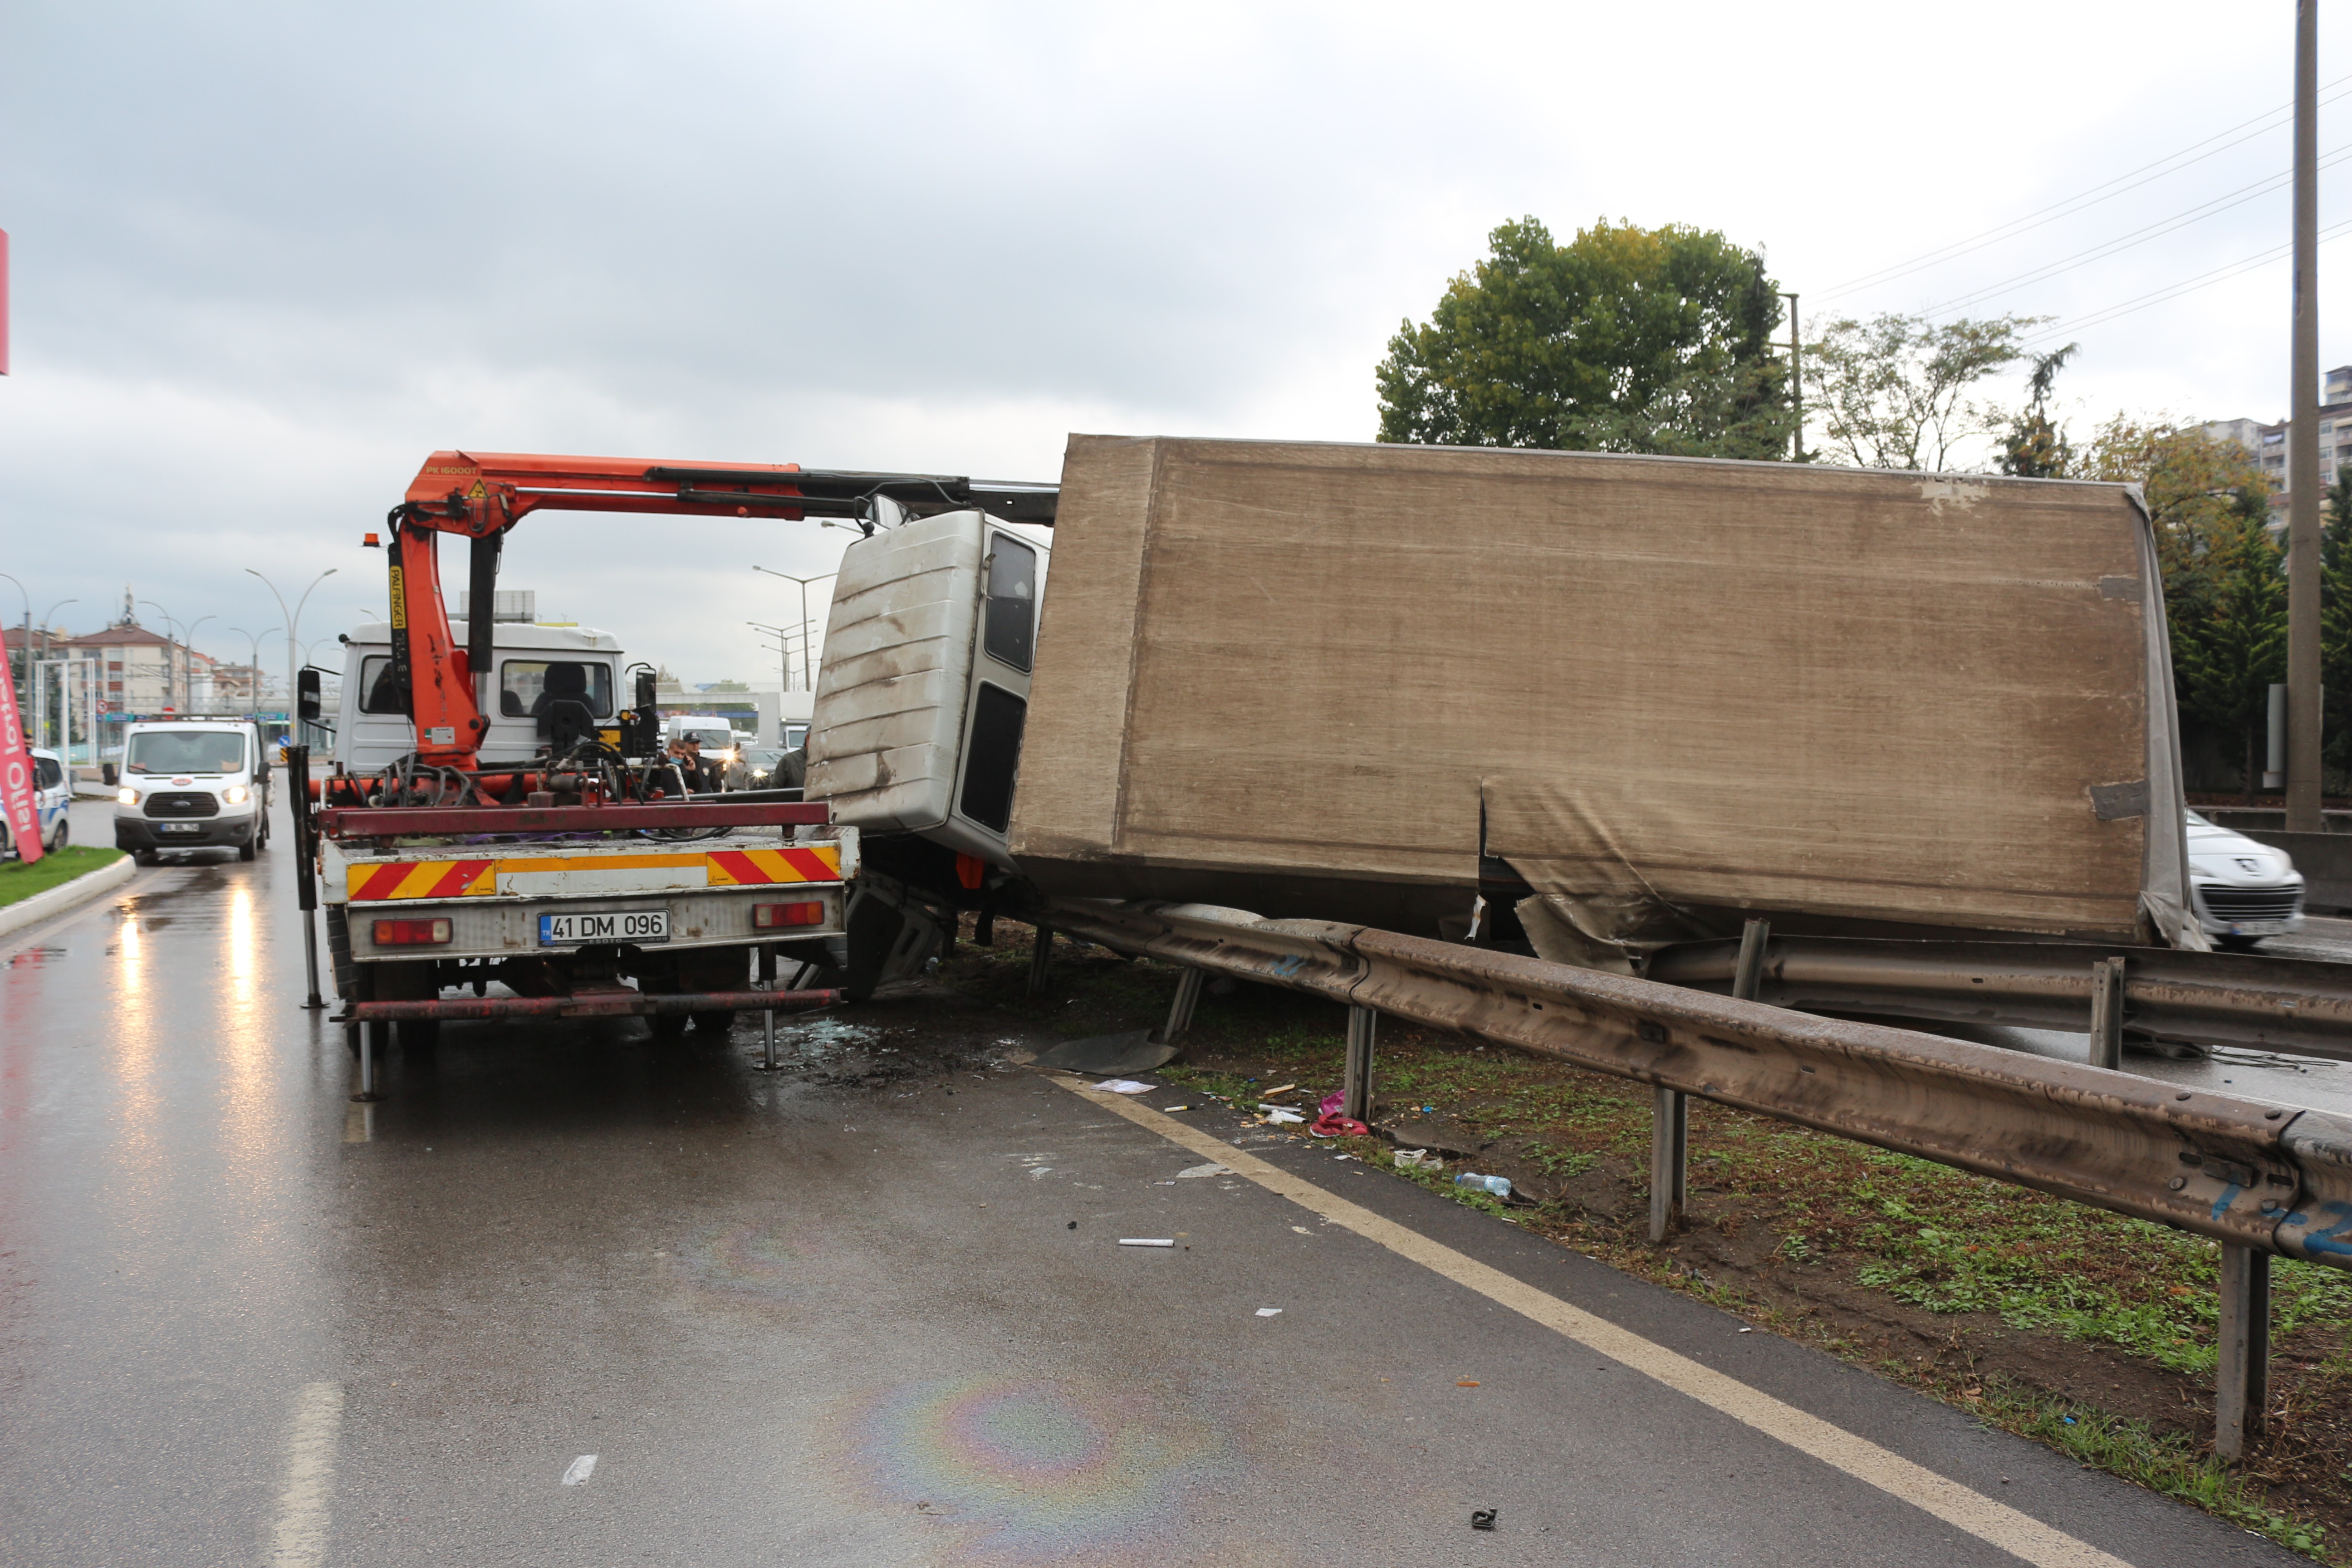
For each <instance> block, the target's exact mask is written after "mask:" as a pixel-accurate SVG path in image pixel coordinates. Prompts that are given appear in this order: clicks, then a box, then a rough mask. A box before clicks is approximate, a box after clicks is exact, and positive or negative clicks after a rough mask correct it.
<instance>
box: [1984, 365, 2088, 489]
mask: <svg viewBox="0 0 2352 1568" xmlns="http://www.w3.org/2000/svg"><path fill="white" fill-rule="evenodd" d="M2080 346H2081V345H2079V344H2076V343H2068V344H2067V345H2066V346H2065V347H2064V348H2063V349H2053V350H2052V351H2051V352H2050V353H2046V354H2036V355H2035V356H2034V358H2033V372H2032V374H2030V375H2028V376H2027V377H2026V378H2025V389H2026V394H2027V397H2028V401H2027V403H2026V405H2025V406H2024V407H2023V408H2021V409H2020V410H2018V414H2017V417H2016V418H2015V419H2012V420H2011V421H2010V426H2009V434H2008V435H2006V436H2004V437H2001V442H2000V471H2001V472H2002V473H2004V474H2011V475H2014V476H2015V477H2016V478H2018V479H2064V478H2066V477H2067V475H2068V474H2070V473H2071V472H2072V471H2073V470H2074V445H2073V443H2071V442H2069V441H2068V440H2067V439H2066V430H2065V427H2064V426H2062V425H2059V424H2057V423H2055V422H2054V421H2053V420H2052V419H2051V417H2050V389H2051V387H2052V385H2053V384H2055V383H2056V381H2057V379H2058V372H2059V371H2060V370H2061V369H2063V367H2064V365H2065V363H2066V362H2067V361H2068V360H2070V359H2073V358H2074V351H2075V349H2077V348H2078V347H2080Z"/></svg>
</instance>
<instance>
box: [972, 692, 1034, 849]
mask: <svg viewBox="0 0 2352 1568" xmlns="http://www.w3.org/2000/svg"><path fill="white" fill-rule="evenodd" d="M1028 719H1029V704H1028V703H1026V702H1024V701H1023V700H1021V699H1020V698H1018V697H1015V696H1014V695H1013V693H1011V692H1010V691H1007V690H1005V689H1004V688H1003V687H1001V686H992V685H990V684H989V683H988V682H987V681H984V680H983V681H982V682H981V683H980V690H979V691H978V692H977V693H975V694H974V698H973V701H972V705H971V741H970V742H967V743H966V744H965V746H964V762H963V796H962V799H961V801H960V802H959V803H958V805H957V809H958V810H960V811H961V812H962V813H963V814H964V816H968V817H970V818H971V820H972V821H974V822H976V823H978V824H980V826H982V827H985V828H987V829H988V830H989V831H990V832H992V833H1002V832H1003V831H1004V830H1005V828H1006V826H1009V825H1010V824H1011V822H1012V821H1013V784H1014V783H1015V782H1016V781H1017V780H1018V779H1019V778H1020V776H1021V731H1022V730H1023V729H1024V727H1025V726H1026V725H1027V723H1028Z"/></svg>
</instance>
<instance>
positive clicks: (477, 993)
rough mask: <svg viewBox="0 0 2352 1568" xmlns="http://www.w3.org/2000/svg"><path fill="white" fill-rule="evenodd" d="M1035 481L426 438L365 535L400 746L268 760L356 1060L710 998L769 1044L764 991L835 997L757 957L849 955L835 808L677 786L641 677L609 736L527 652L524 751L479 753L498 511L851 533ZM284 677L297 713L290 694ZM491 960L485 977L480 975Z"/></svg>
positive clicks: (1009, 501) (803, 962) (659, 1025)
mask: <svg viewBox="0 0 2352 1568" xmlns="http://www.w3.org/2000/svg"><path fill="white" fill-rule="evenodd" d="M1041 489H1045V487H1035V486H992V485H989V484H986V483H979V484H975V483H974V482H973V481H971V480H970V479H963V478H961V477H954V476H947V475H934V474H889V473H866V472H851V471H840V470H810V469H803V468H800V467H799V466H798V465H795V464H783V465H754V464H727V465H717V464H708V463H703V464H681V463H663V462H651V461H644V460H639V459H617V458H570V457H547V456H537V455H521V454H514V453H488V452H465V451H442V452H436V453H434V454H433V456H432V457H431V458H427V459H426V461H425V465H424V467H423V468H421V469H420V470H419V472H418V473H417V476H416V478H415V481H414V482H413V483H412V484H411V485H410V486H409V488H408V491H407V494H406V496H405V497H404V499H403V500H402V501H401V503H400V504H399V505H398V506H396V507H394V509H393V510H392V511H391V513H390V514H389V516H388V518H387V519H386V526H387V534H386V536H385V537H384V538H383V539H381V540H379V539H378V538H377V536H375V535H373V534H371V535H369V536H368V540H367V542H368V543H370V544H372V545H380V547H381V548H382V549H383V552H384V554H385V559H386V566H387V572H388V576H389V584H390V615H389V617H388V621H389V626H390V628H391V642H390V647H391V660H392V663H391V668H390V671H389V679H390V682H391V686H392V689H393V691H394V695H395V699H396V701H397V704H398V706H399V708H400V709H401V710H404V711H405V712H406V713H407V714H408V716H409V718H410V720H411V721H412V722H413V724H414V728H415V749H414V751H412V752H409V753H408V754H407V755H404V756H402V757H400V758H398V759H397V760H395V761H394V762H392V763H388V764H386V765H383V766H381V767H374V768H355V767H351V766H347V765H342V764H338V765H337V766H336V767H335V768H334V769H333V771H332V772H331V773H325V774H322V775H321V776H320V777H319V778H317V779H315V780H313V779H311V778H310V776H309V755H308V752H307V749H304V748H297V749H296V750H295V752H294V753H293V755H292V756H291V757H290V758H289V761H291V762H292V763H294V765H295V766H296V768H297V769H298V788H297V799H298V800H299V801H300V802H301V803H302V805H303V810H302V812H301V814H300V820H299V823H298V826H299V827H300V828H301V830H302V834H303V847H304V849H305V853H304V855H303V856H302V859H303V861H304V864H305V867H306V870H307V869H308V868H312V867H315V869H316V874H317V876H318V879H319V883H318V886H317V887H316V888H315V889H314V888H313V887H312V885H311V884H310V878H309V876H307V875H306V876H305V878H304V879H303V884H302V888H301V898H302V900H303V904H304V908H305V910H306V911H307V910H309V909H310V908H311V907H312V906H313V905H314V904H316V903H319V902H323V905H324V908H325V913H326V921H325V923H326V928H327V936H328V946H329V951H330V956H331V963H332V971H333V979H334V986H335V991H336V994H337V996H338V997H339V999H340V1001H341V1013H340V1014H339V1015H338V1016H337V1018H336V1021H337V1022H340V1023H342V1024H344V1025H345V1026H347V1030H348V1036H349V1038H350V1040H351V1043H352V1048H353V1049H354V1050H355V1051H358V1052H360V1053H361V1054H362V1059H363V1061H366V1062H369V1063H371V1064H372V1060H373V1049H372V1047H373V1044H374V1043H375V1037H374V1036H373V1027H374V1026H392V1027H393V1028H394V1029H395V1030H396V1031H397V1038H398V1039H399V1041H400V1043H401V1044H402V1045H403V1046H404V1047H429V1046H430V1045H431V1044H433V1043H434V1041H435V1039H436V1037H437V1031H438V1029H439V1026H440V1025H441V1024H442V1023H443V1022H444V1021H446V1020H449V1019H467V1018H489V1019H495V1018H518V1017H571V1018H578V1017H613V1016H641V1017H645V1018H646V1019H648V1020H649V1022H650V1024H651V1026H652V1028H653V1030H654V1032H655V1034H656V1037H675V1036H677V1035H681V1034H683V1033H684V1032H685V1031H686V1030H687V1029H688V1027H693V1028H696V1029H698V1030H714V1031H723V1030H724V1029H725V1028H726V1027H727V1026H729V1024H730V1023H731V1021H732V1016H733V1015H735V1014H737V1013H741V1012H754V1011H756V1012H760V1013H762V1014H764V1015H766V1016H767V1018H768V1024H769V1031H768V1037H769V1041H770V1047H771V1053H772V1045H773V1024H774V1015H775V1012H776V1011H777V1010H779V1009H791V1008H797V1007H808V1006H822V1005H827V1004H830V1003H834V1002H836V1001H838V1000H840V999H841V997H842V994H843V990H842V988H841V987H840V986H838V985H819V986H814V987H812V988H809V989H781V990H780V989H778V988H777V987H776V976H777V973H778V972H779V971H778V965H779V963H780V961H782V960H792V961H794V963H795V968H794V973H795V974H796V975H799V976H809V975H814V976H815V977H817V978H820V979H822V978H824V977H825V976H827V975H833V976H838V975H839V974H841V973H843V972H844V971H845V969H846V968H848V967H849V958H848V947H849V939H850V930H851V920H850V915H851V912H852V911H851V909H850V902H851V899H852V896H853V895H852V886H853V884H854V882H855V881H856V878H857V876H858V870H859V866H858V859H859V857H858V838H857V830H856V828H855V827H850V826H835V825H834V824H833V823H832V820H831V816H830V812H829V809H828V807H827V806H826V805H824V803H823V802H805V801H803V800H801V799H799V798H798V797H797V795H798V792H793V791H735V792H730V793H727V794H724V795H713V794H702V793H697V792H696V791H694V790H693V789H691V788H689V781H688V777H687V775H686V774H685V773H683V772H682V771H681V770H680V769H679V768H678V767H677V765H675V764H674V763H672V762H671V761H670V760H669V759H668V758H667V757H666V756H664V755H663V754H662V752H663V747H662V745H661V742H660V721H659V715H658V714H657V712H656V709H655V705H654V697H653V689H652V679H651V678H650V676H641V677H640V678H639V679H638V681H637V689H636V690H635V693H634V697H635V706H634V707H633V708H631V709H629V710H625V711H624V712H623V713H622V714H621V715H620V719H621V724H620V735H621V738H620V742H619V744H617V745H615V744H614V743H613V742H612V741H611V740H609V739H608V738H606V737H605V736H604V735H600V734H599V732H598V730H597V720H596V718H595V716H594V715H593V713H592V712H591V711H590V710H589V708H588V706H587V705H586V704H585V703H583V702H582V701H580V700H577V695H576V694H570V695H567V692H566V689H565V683H564V682H562V681H561V680H558V679H552V672H551V679H549V680H548V681H547V682H546V687H545V690H544V692H543V693H542V695H541V697H540V698H539V699H538V700H537V701H536V702H535V703H534V704H533V707H534V712H533V713H532V714H531V715H530V717H532V718H534V719H535V721H536V725H535V727H536V730H537V736H538V743H537V744H536V746H535V748H534V750H533V751H532V753H531V754H530V755H527V756H486V755H485V754H483V747H484V743H485V737H486V734H487V732H488V731H489V729H490V725H489V722H488V719H487V717H486V715H487V714H488V712H489V711H490V701H491V697H492V695H493V694H492V692H491V691H490V689H489V683H490V681H491V679H492V666H493V659H492V651H493V647H494V627H493V621H492V607H493V605H494V602H495V597H496V589H497V583H498V570H499V557H500V554H501V552H502V550H503V547H504V543H505V539H506V535H507V534H508V533H509V531H511V530H512V529H513V528H514V527H515V526H516V524H518V523H519V522H520V521H522V519H523V518H525V517H527V516H529V515H530V514H531V513H532V512H535V511H541V510H550V511H552V510H575V511H626V512H647V513H666V514H674V515H685V516H700V517H732V518H760V519H772V520H777V521H800V520H802V519H804V518H809V517H824V518H844V519H849V520H853V521H856V522H857V523H858V524H859V525H860V526H861V527H863V528H864V529H865V530H866V531H867V532H868V533H870V532H872V531H873V530H874V528H875V526H876V520H877V517H882V516H887V517H890V518H897V517H900V516H904V515H907V514H909V513H914V514H926V513H929V512H933V511H938V510H951V509H980V510H994V511H998V512H1000V513H1004V514H1007V515H1011V514H1016V513H1018V512H1019V511H1020V510H1022V509H1023V508H1024V507H1026V506H1034V497H1035V496H1036V494H1037V493H1038V492H1039V491H1040V490H1041ZM445 535H446V536H451V537H453V538H456V539H462V540H464V541H466V542H467V585H468V587H469V588H470V590H471V601H470V606H471V607H470V613H469V616H468V617H467V622H466V626H465V631H464V636H463V637H462V638H461V637H459V635H458V633H457V630H456V629H455V628H454V627H453V626H451V623H450V618H449V616H448V614H447V611H446V608H445V605H444V601H443V595H442V590H441V573H440V558H439V547H440V543H441V541H442V539H443V537H444V536H445ZM302 700H303V701H304V704H305V712H306V716H314V715H315V709H316V702H315V697H314V695H313V694H312V692H311V691H310V690H306V691H305V692H304V694H303V699H302ZM505 744H506V745H507V747H508V749H513V748H512V742H506V743H505ZM305 930H306V931H309V930H310V925H309V915H308V913H307V912H306V914H305ZM865 967H866V968H867V969H868V970H869V971H870V969H871V968H872V966H871V965H867V966H865ZM755 972H756V975H757V979H756V981H755V980H754V978H753V976H754V973H755ZM493 983H495V984H498V985H499V988H500V993H501V994H496V995H493V994H490V986H491V985H492V984H493ZM315 990H316V987H315V982H314V985H313V992H314V1000H315ZM771 1059H772V1054H771ZM362 1087H363V1090H367V1091H371V1092H372V1085H371V1084H368V1083H366V1082H365V1081H364V1080H363V1086H362Z"/></svg>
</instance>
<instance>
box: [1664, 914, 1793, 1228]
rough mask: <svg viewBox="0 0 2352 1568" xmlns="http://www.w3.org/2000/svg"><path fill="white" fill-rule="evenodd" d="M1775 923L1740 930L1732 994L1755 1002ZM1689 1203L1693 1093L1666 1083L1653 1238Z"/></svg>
mask: <svg viewBox="0 0 2352 1568" xmlns="http://www.w3.org/2000/svg"><path fill="white" fill-rule="evenodd" d="M1771 940H1772V922H1771V921H1748V923H1747V924H1746V925H1745V926H1743V927H1741V928H1740V931H1739V964H1738V968H1736V969H1734V970H1733V971H1732V979H1731V994H1733V995H1734V996H1737V997H1738V998H1739V999H1740V1000H1741V1001H1743V1002H1753V1001H1754V1000H1755V999H1756V993H1757V992H1758V991H1759V989H1761V988H1762V986H1763V984H1764V954H1765V949H1766V948H1767V946H1768V945H1769V943H1770V942H1771ZM1689 1206H1690V1096H1689V1095H1687V1094H1685V1093H1684V1092H1683V1091H1682V1090H1681V1089H1666V1088H1664V1087H1663V1086H1661V1087H1660V1088H1659V1089H1657V1090H1656V1091H1655V1100H1654V1105H1653V1108H1652V1111H1651V1121H1650V1239H1651V1241H1652V1242H1660V1241H1664V1240H1665V1239H1666V1237H1669V1236H1671V1235H1673V1234H1674V1233H1675V1231H1676V1230H1679V1229H1680V1228H1681V1227H1682V1223H1683V1211H1684V1210H1685V1209H1686V1208H1688V1207H1689Z"/></svg>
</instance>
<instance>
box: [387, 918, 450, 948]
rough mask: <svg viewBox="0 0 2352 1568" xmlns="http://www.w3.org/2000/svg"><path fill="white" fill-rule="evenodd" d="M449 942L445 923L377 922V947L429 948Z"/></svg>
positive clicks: (447, 924)
mask: <svg viewBox="0 0 2352 1568" xmlns="http://www.w3.org/2000/svg"><path fill="white" fill-rule="evenodd" d="M448 940H449V922H448V921H376V922H375V944H376V946H378V947H431V946H434V945H436V944H437V943H440V942H447V941H448Z"/></svg>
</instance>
